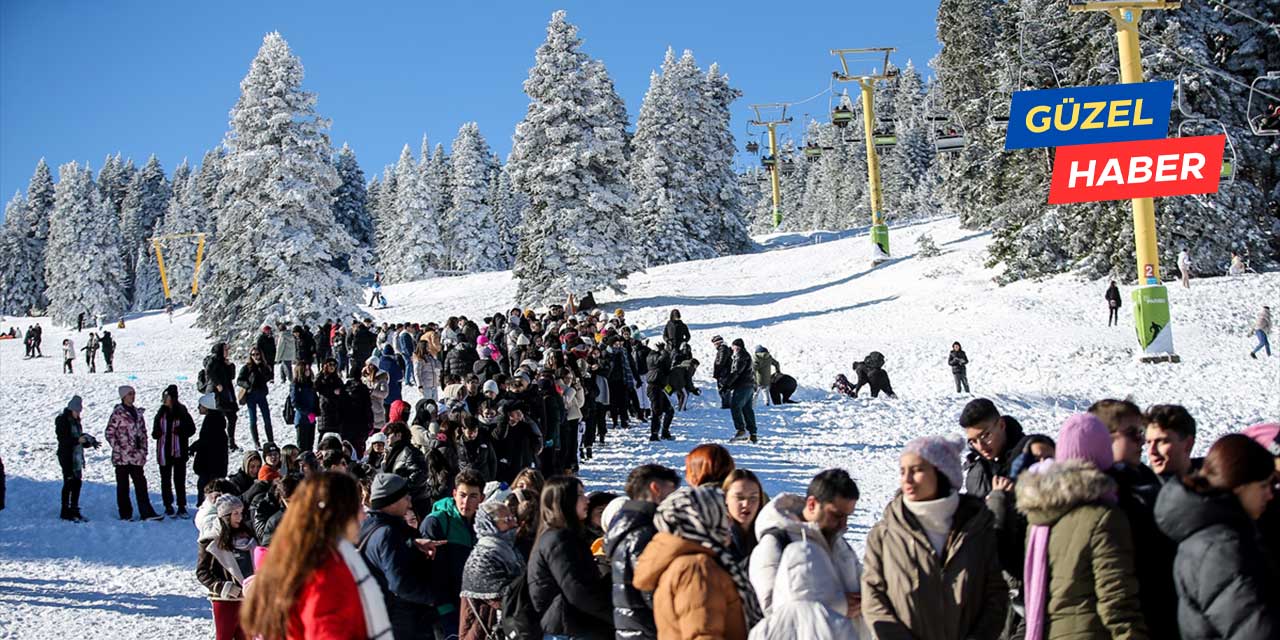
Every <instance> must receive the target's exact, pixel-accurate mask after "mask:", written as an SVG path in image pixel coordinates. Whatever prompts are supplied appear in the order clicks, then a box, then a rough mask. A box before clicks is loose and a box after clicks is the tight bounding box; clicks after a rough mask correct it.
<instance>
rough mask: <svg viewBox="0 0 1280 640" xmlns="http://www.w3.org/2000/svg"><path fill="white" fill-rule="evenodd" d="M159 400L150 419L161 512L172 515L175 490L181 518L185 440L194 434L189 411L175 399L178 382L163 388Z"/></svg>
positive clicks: (184, 501) (184, 509)
mask: <svg viewBox="0 0 1280 640" xmlns="http://www.w3.org/2000/svg"><path fill="white" fill-rule="evenodd" d="M161 397H162V400H161V402H162V404H161V405H160V408H159V409H157V410H156V415H155V417H154V418H152V420H151V437H152V439H154V440H155V441H156V464H158V465H159V466H160V495H161V497H162V498H163V500H164V514H165V515H166V516H171V515H174V511H173V504H174V493H175V490H176V492H177V503H178V512H177V515H178V517H180V518H185V517H187V456H188V455H189V446H188V440H189V439H190V438H191V436H194V435H195V434H196V423H195V420H192V419H191V412H189V411H187V408H186V407H185V406H183V405H182V403H181V402H179V401H178V385H174V384H171V385H169V386H168V387H166V388H165V390H164V394H163V396H161Z"/></svg>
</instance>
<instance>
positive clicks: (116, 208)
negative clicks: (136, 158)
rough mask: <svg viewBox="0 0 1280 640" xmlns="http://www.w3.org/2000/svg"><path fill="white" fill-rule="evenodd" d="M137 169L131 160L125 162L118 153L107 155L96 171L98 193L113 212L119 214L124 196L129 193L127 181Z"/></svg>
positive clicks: (131, 178)
mask: <svg viewBox="0 0 1280 640" xmlns="http://www.w3.org/2000/svg"><path fill="white" fill-rule="evenodd" d="M135 173H137V170H136V169H134V168H133V160H132V159H130V160H129V161H128V162H127V163H126V162H123V161H121V160H120V154H119V153H117V154H115V155H113V156H111V155H109V156H107V159H106V160H105V161H104V162H103V163H102V170H101V171H99V172H98V194H99V196H100V197H101V198H102V202H103V204H105V205H107V209H108V210H110V211H111V212H112V213H113V214H115V215H117V216H119V215H120V214H121V211H122V210H123V208H124V199H125V196H127V195H128V193H129V183H130V182H132V181H133V175H134V174H135Z"/></svg>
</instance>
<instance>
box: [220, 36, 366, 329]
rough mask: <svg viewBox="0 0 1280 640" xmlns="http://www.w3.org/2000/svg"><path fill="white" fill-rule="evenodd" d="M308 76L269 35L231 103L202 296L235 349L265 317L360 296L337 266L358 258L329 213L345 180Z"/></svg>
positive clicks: (298, 315)
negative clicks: (305, 85) (214, 239)
mask: <svg viewBox="0 0 1280 640" xmlns="http://www.w3.org/2000/svg"><path fill="white" fill-rule="evenodd" d="M302 78H303V69H302V64H301V62H300V61H299V60H298V58H297V57H295V56H294V55H293V54H292V53H291V52H290V51H289V45H288V44H287V43H286V42H285V40H284V38H283V37H281V36H280V34H279V33H269V34H267V35H266V37H265V38H263V42H262V47H261V48H260V49H259V50H258V54H257V56H256V57H254V59H253V62H252V63H251V64H250V67H249V73H248V74H247V75H246V76H245V78H244V80H243V81H242V82H241V83H240V90H241V94H240V98H239V100H238V101H237V102H236V105H235V107H234V108H233V109H232V110H231V119H230V130H229V131H228V133H227V136H226V139H225V145H226V147H227V149H228V153H227V156H226V158H225V162H224V164H223V176H222V180H221V181H220V182H219V188H218V193H219V196H220V197H224V198H225V199H224V200H223V202H222V204H221V209H222V210H221V211H220V212H219V224H218V238H217V242H216V243H214V246H213V248H212V251H210V252H209V253H210V255H209V262H210V267H211V268H210V269H209V271H208V277H207V278H205V284H204V286H203V287H202V288H201V293H200V296H199V298H198V299H197V303H198V304H199V306H200V311H201V315H200V323H201V326H203V327H204V328H205V329H207V330H208V331H209V333H210V335H211V337H212V338H213V339H215V340H226V341H228V342H229V343H230V344H232V346H233V348H240V349H243V348H247V347H248V345H249V342H250V340H252V338H253V336H254V335H256V334H257V332H258V328H259V327H260V326H261V325H262V324H263V323H264V322H272V323H274V322H278V321H280V320H283V319H286V318H287V319H292V320H293V321H295V322H299V323H306V324H316V323H319V322H320V321H321V320H322V319H323V318H331V317H337V316H346V315H349V314H351V313H353V312H354V311H355V310H356V301H357V300H358V299H359V296H360V287H359V285H358V284H357V283H356V281H355V280H354V279H353V278H352V277H351V275H350V274H348V273H345V272H343V271H342V270H340V269H338V268H337V267H335V266H334V262H335V261H336V260H337V259H338V258H339V257H341V256H344V255H347V256H355V257H358V256H356V254H355V253H354V252H355V242H354V241H353V240H352V239H351V236H350V234H348V233H347V231H346V229H345V228H343V227H342V226H341V225H338V224H336V221H335V220H334V217H333V195H332V194H333V191H334V189H336V188H337V187H338V184H339V179H338V174H337V171H335V170H334V168H333V165H332V164H331V163H330V162H329V157H330V154H331V153H332V150H331V148H330V146H329V139H328V136H327V135H326V133H325V131H326V129H327V128H328V127H329V122H328V121H327V120H325V119H323V118H321V117H320V116H319V115H318V114H317V113H316V110H315V102H316V98H315V95H314V94H312V93H310V92H307V91H304V90H303V89H302ZM282 185H286V186H287V188H282ZM363 267H364V265H363V263H361V262H358V261H354V262H353V264H352V265H351V268H352V269H353V270H357V271H358V270H360V269H363Z"/></svg>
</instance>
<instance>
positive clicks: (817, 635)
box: [749, 537, 870, 640]
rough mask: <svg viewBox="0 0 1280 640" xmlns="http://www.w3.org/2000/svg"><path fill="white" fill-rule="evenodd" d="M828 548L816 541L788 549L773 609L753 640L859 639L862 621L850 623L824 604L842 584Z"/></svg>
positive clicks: (774, 592)
mask: <svg viewBox="0 0 1280 640" xmlns="http://www.w3.org/2000/svg"><path fill="white" fill-rule="evenodd" d="M825 546H826V545H824V544H821V543H819V542H817V541H816V540H814V539H813V538H812V537H808V538H806V539H804V540H800V541H796V542H793V543H791V544H789V545H787V547H786V549H785V550H784V551H783V552H782V558H781V562H780V564H779V565H778V569H777V574H776V576H777V577H776V578H775V582H774V585H773V606H772V607H771V608H770V609H769V614H768V615H767V616H766V617H765V619H764V620H762V621H761V622H760V624H757V625H756V626H755V628H753V629H752V630H751V635H750V636H749V637H750V640H793V639H794V638H805V639H806V640H857V639H858V638H859V635H860V634H859V630H860V627H861V622H860V620H861V618H859V619H858V620H859V621H854V620H850V619H849V618H846V617H845V616H843V615H841V614H839V613H836V612H835V611H833V610H832V608H831V607H830V606H828V605H827V604H823V603H824V602H825V601H827V600H830V599H831V593H830V592H831V589H830V587H831V585H834V584H837V583H838V582H839V581H840V578H839V576H837V575H836V569H835V566H834V565H832V564H831V557H830V555H829V554H828V553H827V550H826V549H825ZM840 605H841V607H842V608H843V607H844V599H843V598H841V603H840ZM862 635H864V636H865V637H870V636H869V635H868V634H862Z"/></svg>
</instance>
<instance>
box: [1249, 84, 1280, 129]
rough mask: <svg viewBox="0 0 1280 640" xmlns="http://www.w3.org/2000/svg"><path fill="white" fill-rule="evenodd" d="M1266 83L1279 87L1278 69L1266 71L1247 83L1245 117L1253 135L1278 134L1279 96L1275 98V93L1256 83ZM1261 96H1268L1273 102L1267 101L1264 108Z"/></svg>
mask: <svg viewBox="0 0 1280 640" xmlns="http://www.w3.org/2000/svg"><path fill="white" fill-rule="evenodd" d="M1266 83H1273V84H1275V85H1276V86H1278V87H1280V71H1268V72H1266V73H1265V74H1263V75H1260V76H1258V77H1257V78H1254V80H1253V82H1251V83H1249V104H1248V106H1247V107H1246V118H1247V120H1248V121H1249V129H1250V130H1252V131H1253V135H1255V136H1276V135H1280V98H1276V95H1275V94H1273V93H1269V92H1266V91H1263V90H1262V89H1259V88H1258V85H1260V84H1266ZM1262 97H1267V98H1270V99H1271V100H1273V102H1268V103H1267V104H1266V107H1265V108H1264V107H1263V105H1262ZM1255 102H1257V106H1256V107H1255V106H1254V103H1255Z"/></svg>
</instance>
